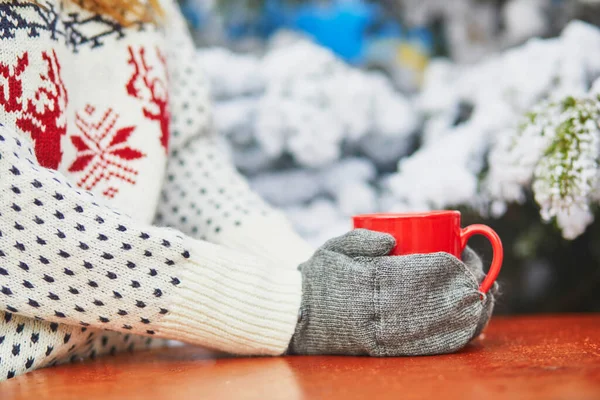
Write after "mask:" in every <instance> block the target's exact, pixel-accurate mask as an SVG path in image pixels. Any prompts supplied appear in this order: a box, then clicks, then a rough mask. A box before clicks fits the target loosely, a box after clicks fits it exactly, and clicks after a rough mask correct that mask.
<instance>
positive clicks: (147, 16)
mask: <svg viewBox="0 0 600 400" xmlns="http://www.w3.org/2000/svg"><path fill="white" fill-rule="evenodd" d="M0 1H2V0H0ZM30 1H31V2H33V3H36V4H38V5H39V6H41V7H44V3H43V1H41V0H30ZM63 1H65V2H72V3H75V4H77V5H79V6H80V7H81V8H83V9H85V10H88V11H91V12H93V13H96V14H101V15H107V16H109V17H112V18H114V19H115V20H116V21H117V22H119V23H120V24H121V25H123V26H129V25H132V24H134V23H136V22H157V21H158V19H159V18H160V17H161V16H162V15H163V10H162V8H161V6H160V4H159V0H63Z"/></svg>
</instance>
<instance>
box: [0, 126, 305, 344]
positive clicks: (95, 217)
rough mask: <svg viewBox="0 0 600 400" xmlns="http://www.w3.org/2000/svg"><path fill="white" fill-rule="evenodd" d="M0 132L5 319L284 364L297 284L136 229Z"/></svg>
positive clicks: (260, 262)
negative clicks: (273, 358) (280, 358)
mask: <svg viewBox="0 0 600 400" xmlns="http://www.w3.org/2000/svg"><path fill="white" fill-rule="evenodd" d="M25 140H26V139H23V138H19V137H18V136H17V134H15V133H14V132H13V131H11V130H10V129H7V128H5V127H2V126H0V177H1V179H0V205H1V206H0V214H1V217H0V309H2V310H6V312H7V314H18V315H21V316H24V317H28V318H33V319H37V320H44V321H48V322H53V323H61V324H66V325H79V326H83V327H88V326H90V327H91V328H100V329H104V330H114V331H119V332H126V333H132V334H140V335H145V336H156V337H162V338H169V339H175V340H180V341H184V342H187V343H193V344H199V345H203V346H206V347H210V348H214V349H218V350H222V351H226V352H230V353H235V354H255V355H259V354H272V355H275V354H281V353H282V352H283V351H284V350H285V349H286V347H287V345H288V342H289V340H290V338H291V336H292V334H293V331H294V327H295V324H296V318H297V313H298V309H299V305H300V299H301V288H300V275H299V273H298V272H297V271H294V270H285V269H281V268H272V267H271V265H270V264H269V263H268V262H267V261H265V260H264V259H262V258H258V257H254V256H249V255H247V254H244V253H241V252H235V251H232V250H229V249H226V248H224V247H221V246H218V245H214V244H210V243H207V242H203V241H199V240H195V239H192V238H190V237H187V236H184V235H183V234H182V233H180V232H178V231H175V230H172V229H169V228H158V227H153V226H149V225H144V224H139V223H137V222H136V221H134V220H132V219H131V218H130V217H128V216H126V215H122V214H120V213H119V212H117V211H116V210H113V209H111V208H109V207H108V206H106V205H104V204H102V202H101V199H98V198H96V197H95V196H94V195H93V194H91V193H89V192H83V191H80V190H78V189H76V188H74V187H72V186H71V185H70V184H69V183H68V182H67V180H66V179H65V177H64V176H62V175H61V174H60V173H57V172H55V171H52V170H48V169H45V168H43V167H40V166H39V164H38V163H37V162H36V161H35V157H34V156H33V152H32V149H31V146H30V143H29V142H28V141H25Z"/></svg>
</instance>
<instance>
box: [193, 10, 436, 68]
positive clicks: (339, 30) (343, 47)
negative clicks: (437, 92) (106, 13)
mask: <svg viewBox="0 0 600 400" xmlns="http://www.w3.org/2000/svg"><path fill="white" fill-rule="evenodd" d="M197 1H198V0H196V2H197ZM182 2H183V3H182V9H183V12H184V14H185V15H186V17H187V18H188V20H189V21H190V24H191V25H192V27H193V28H194V29H196V30H200V31H201V30H202V26H203V24H205V23H207V21H208V18H210V15H203V12H202V11H201V10H200V7H199V6H198V5H197V3H196V6H194V5H193V3H194V0H182ZM245 4H247V3H246V2H242V1H240V2H239V6H236V7H232V8H230V9H228V13H227V15H226V18H225V21H224V23H225V25H224V30H225V31H224V35H225V37H226V39H227V40H228V41H234V42H235V41H237V40H240V39H243V38H245V37H258V38H262V39H264V40H267V39H268V38H269V37H270V36H271V35H272V34H274V33H275V32H277V31H279V30H281V29H288V30H293V31H298V32H302V33H304V34H306V35H308V36H310V37H312V38H313V40H314V41H315V42H316V43H318V44H320V45H321V46H324V47H326V48H329V49H330V50H331V51H333V52H334V53H335V54H336V55H337V56H339V57H340V58H341V59H343V60H345V61H346V62H348V63H351V64H355V65H365V64H370V65H373V64H377V65H383V66H385V67H386V68H395V67H398V65H399V64H402V63H403V62H404V61H403V60H404V59H406V58H407V57H405V56H402V55H401V54H408V53H410V54H411V56H410V57H409V58H415V57H417V58H419V57H422V58H428V56H429V54H431V49H432V45H433V43H432V42H433V39H432V37H431V33H430V32H429V31H428V30H427V29H425V28H413V29H410V30H406V29H405V28H404V27H403V26H402V25H401V24H400V23H399V22H398V21H396V20H394V19H392V18H390V17H389V16H388V15H386V12H385V10H384V9H383V8H382V7H381V6H380V5H379V4H377V3H373V2H368V1H365V0H329V1H323V0H320V1H319V0H311V1H306V2H301V3H300V4H298V3H296V4H292V3H290V2H287V1H282V0H265V1H264V3H263V5H262V7H261V8H260V9H259V10H258V11H257V10H256V9H253V10H250V9H248V8H247V7H246V6H245ZM407 48H410V51H409V52H408V53H407V50H406V49H407ZM415 55H416V56H415ZM413 64H414V62H413ZM417 64H419V63H417Z"/></svg>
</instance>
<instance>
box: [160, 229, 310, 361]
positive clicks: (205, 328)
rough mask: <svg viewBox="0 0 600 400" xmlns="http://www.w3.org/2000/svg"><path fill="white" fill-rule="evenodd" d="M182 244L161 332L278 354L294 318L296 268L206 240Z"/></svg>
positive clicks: (201, 342) (247, 351) (297, 305)
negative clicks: (184, 252)
mask: <svg viewBox="0 0 600 400" xmlns="http://www.w3.org/2000/svg"><path fill="white" fill-rule="evenodd" d="M186 247H187V248H189V249H190V254H191V256H190V258H189V259H188V260H187V262H186V263H185V264H182V265H181V266H180V268H181V270H180V273H179V274H178V277H179V278H180V280H181V283H180V284H179V285H178V287H177V290H176V291H174V292H173V293H172V294H171V298H170V300H171V301H170V303H171V306H170V309H169V310H170V311H169V314H167V315H165V318H164V319H163V320H162V323H161V325H162V327H161V330H162V334H163V335H164V336H166V337H171V338H174V339H177V340H181V341H184V342H188V343H194V344H198V345H203V346H206V347H211V348H215V349H218V350H221V351H225V352H228V353H232V354H239V355H279V354H282V353H283V352H284V351H285V350H286V348H287V346H288V344H289V341H290V339H291V337H292V334H293V333H294V329H295V326H296V322H297V316H298V310H299V308H300V302H301V292H302V289H301V276H300V273H299V272H298V271H296V270H293V269H289V270H288V269H283V268H278V267H273V266H271V265H266V264H265V261H264V260H263V259H258V258H254V257H252V256H250V255H247V254H244V253H238V252H235V251H232V250H229V249H224V248H222V247H220V246H217V245H213V244H210V243H207V242H201V241H196V240H192V239H188V243H186Z"/></svg>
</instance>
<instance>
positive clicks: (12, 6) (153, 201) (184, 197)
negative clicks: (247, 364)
mask: <svg viewBox="0 0 600 400" xmlns="http://www.w3.org/2000/svg"><path fill="white" fill-rule="evenodd" d="M172 1H174V0H164V1H163V7H164V9H165V11H166V18H165V20H164V21H163V23H162V24H161V25H158V26H154V25H150V24H137V25H134V26H132V27H129V28H124V27H122V26H120V25H119V24H117V23H116V22H114V21H112V20H110V19H109V18H107V17H104V16H100V15H94V14H91V13H89V12H87V11H84V10H81V9H80V8H79V7H78V6H76V5H63V4H62V2H60V1H58V0H43V1H41V2H40V3H41V4H42V7H40V6H39V5H36V4H32V3H23V2H16V1H8V2H5V1H0V380H2V379H6V378H11V377H13V376H15V375H18V374H21V373H23V372H26V371H30V370H33V369H35V368H40V367H43V366H47V365H51V364H55V363H62V362H66V361H69V360H74V359H80V358H86V357H95V356H97V355H100V354H104V353H114V352H117V351H120V350H123V349H129V350H132V349H135V348H138V347H146V346H151V345H153V343H156V342H160V341H157V340H156V339H154V338H164V339H175V340H180V341H184V342H188V343H193V344H199V345H203V346H206V347H210V348H214V349H218V350H223V351H226V352H231V353H235V354H255V355H259V354H264V355H276V354H281V353H282V352H284V351H285V349H286V347H287V345H288V342H289V340H290V338H291V336H292V334H293V332H294V328H295V325H296V319H297V313H298V308H299V306H300V300H301V282H300V280H301V278H300V274H299V272H298V271H297V270H296V267H297V265H298V264H299V263H300V262H302V261H304V260H306V259H307V258H308V257H309V256H310V255H311V252H312V250H311V249H310V248H309V246H308V245H307V244H306V243H305V242H304V241H302V240H301V239H300V238H299V237H298V236H297V235H296V234H295V233H294V232H293V231H292V229H291V228H290V225H289V224H288V222H287V221H286V220H285V219H284V218H283V217H282V216H281V215H280V214H279V213H277V212H276V211H274V210H272V209H270V208H269V207H268V206H267V205H266V204H265V203H263V202H262V201H261V200H260V199H259V198H258V197H257V196H256V195H255V194H253V193H252V192H251V190H250V189H249V187H248V185H247V183H246V182H245V181H244V179H243V178H242V177H241V176H240V175H239V174H238V173H237V172H236V171H235V169H234V167H233V166H232V164H231V162H230V161H229V160H228V159H227V157H226V156H225V153H224V152H223V151H221V149H220V146H219V142H218V138H217V137H215V135H214V134H213V130H212V125H211V111H210V104H209V101H208V96H207V87H206V82H205V80H204V77H203V75H202V74H201V73H200V70H199V68H200V66H199V65H198V63H197V62H196V56H195V51H194V47H193V44H192V41H191V40H190V38H189V36H188V33H187V30H186V26H185V23H184V21H183V18H182V17H181V15H180V14H179V11H178V9H177V6H176V5H175V4H174V2H172Z"/></svg>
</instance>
